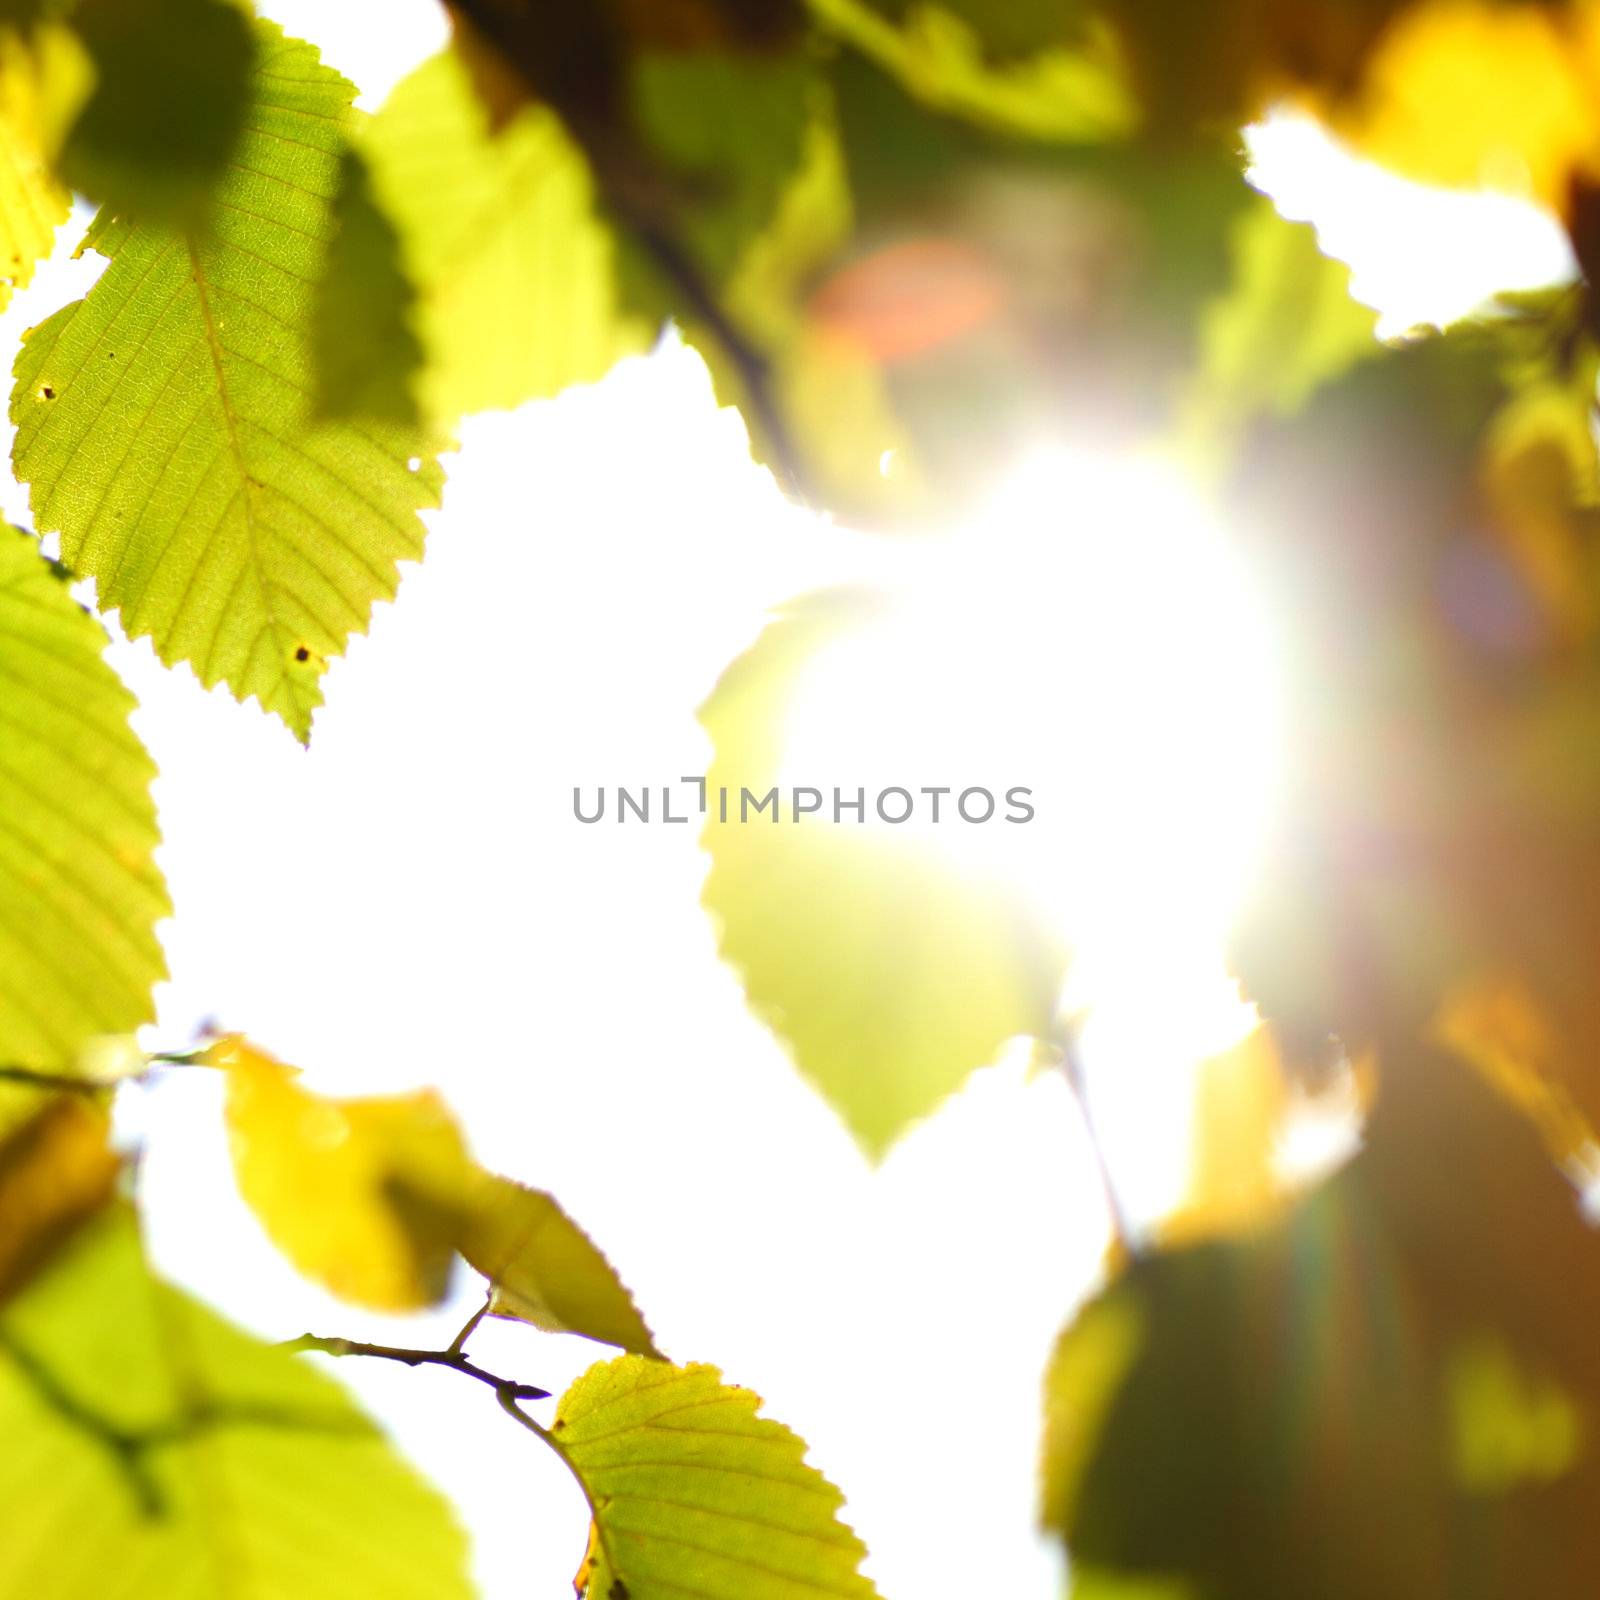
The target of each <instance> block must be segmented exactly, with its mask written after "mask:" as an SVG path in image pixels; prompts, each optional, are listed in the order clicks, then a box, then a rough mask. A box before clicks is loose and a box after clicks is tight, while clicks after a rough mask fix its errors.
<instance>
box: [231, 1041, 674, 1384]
mask: <svg viewBox="0 0 1600 1600" xmlns="http://www.w3.org/2000/svg"><path fill="white" fill-rule="evenodd" d="M205 1059H206V1062H207V1064H208V1065H211V1066H214V1067H218V1068H220V1069H221V1070H222V1071H224V1072H226V1073H227V1075H228V1091H227V1113H226V1114H227V1123H228V1136H229V1143H230V1145H231V1148H232V1152H233V1170H234V1176H235V1177H236V1178H237V1179H238V1183H239V1190H240V1193H241V1194H242V1195H243V1196H244V1198H245V1201H246V1203H247V1204H248V1205H249V1206H250V1207H251V1209H252V1210H253V1211H254V1212H255V1214H256V1216H257V1218H258V1219H259V1221H260V1222H261V1225H262V1226H263V1227H264V1228H265V1229H266V1231H267V1234H268V1236H269V1237H270V1238H271V1239H272V1241H273V1243H274V1244H276V1245H277V1246H278V1248H279V1249H280V1250H282V1251H283V1253H284V1255H286V1256H287V1257H288V1258H289V1260H290V1261H291V1262H293V1264H294V1265H295V1267H296V1268H297V1269H298V1270H299V1271H301V1272H303V1273H304V1274H305V1275H306V1276H307V1277H308V1278H311V1279H313V1280H314V1281H316V1282H317V1283H320V1284H322V1285H323V1286H324V1287H325V1288H327V1289H331V1290H332V1291H333V1293H334V1294H336V1295H338V1296H340V1297H341V1298H342V1299H345V1300H350V1301H353V1302H354V1303H356V1304H357V1305H363V1306H370V1307H372V1308H374V1309H376V1310H379V1311H411V1310H416V1309H418V1308H420V1307H423V1306H428V1305H433V1304H436V1303H437V1302H438V1301H439V1300H441V1299H442V1298H443V1297H444V1295H445V1292H446V1290H447V1289H448V1287H449V1282H450V1273H451V1268H452V1266H453V1264H454V1262H455V1258H456V1255H457V1253H458V1252H459V1253H460V1254H461V1255H462V1256H463V1257H465V1258H466V1260H467V1262H468V1263H469V1264H470V1265H471V1266H472V1267H473V1268H475V1269H476V1270H477V1271H479V1272H481V1273H482V1274H483V1275H484V1276H485V1277H486V1278H487V1279H488V1280H489V1283H490V1286H491V1288H492V1289H493V1291H494V1301H493V1306H492V1309H493V1311H494V1313H495V1314H496V1315H497V1316H505V1317H513V1318H517V1319H520V1320H521V1321H524V1322H531V1323H532V1324H533V1325H534V1326H535V1327H539V1328H543V1329H545V1330H546V1331H547V1332H551V1333H576V1334H581V1335H582V1336H583V1337H585V1338H588V1339H598V1340H599V1341H600V1342H601V1343H603V1344H615V1345H619V1346H621V1347H622V1348H623V1349H625V1350H632V1351H637V1352H638V1353H640V1354H641V1355H649V1356H653V1355H655V1354H656V1353H657V1352H656V1348H655V1344H654V1342H653V1341H652V1339H651V1336H650V1330H649V1328H648V1327H646V1326H645V1323H644V1319H643V1318H642V1317H641V1316H640V1315H639V1312H638V1309H637V1308H636V1307H635V1305H634V1303H633V1300H632V1298H631V1297H630V1296H629V1294H628V1291H627V1289H626V1288H625V1287H624V1286H623V1284H622V1281H621V1280H620V1279H619V1278H618V1277H617V1274H616V1272H615V1271H614V1270H613V1268H612V1266H611V1264H610V1262H608V1261H607V1260H606V1258H605V1257H604V1256H603V1255H602V1254H601V1253H600V1251H599V1250H598V1249H597V1248H596V1247H595V1245H594V1244H593V1243H592V1242H591V1241H590V1239H589V1237H588V1235H587V1234H585V1233H584V1232H583V1230H582V1229H581V1228H579V1227H578V1225H577V1224H576V1223H575V1222H573V1220H572V1219H571V1218H570V1217H569V1216H568V1215H567V1214H566V1212H565V1211H563V1210H562V1209H561V1207H560V1206H559V1205H558V1204H557V1203H556V1202H555V1200H554V1199H552V1198H551V1197H550V1196H549V1195H547V1194H544V1193H543V1192H541V1191H540V1190H538V1189H530V1188H527V1187H525V1186H524V1185H522V1184H519V1183H513V1182H512V1181H511V1180H510V1179H509V1178H501V1177H496V1176H495V1175H493V1174H492V1173H488V1172H485V1171H484V1170H483V1169H482V1168H481V1167H479V1166H478V1165H477V1164H476V1163H474V1162H473V1161H472V1160H471V1158H470V1156H469V1155H468V1153H467V1146H466V1141H465V1140H464V1139H463V1138H462V1135H461V1130H460V1129H459V1127H458V1126H457V1125H456V1122H455V1119H454V1117H453V1116H452V1115H451V1114H450V1111H449V1109H448V1108H447V1107H446V1106H445V1104H444V1103H443V1101H441V1100H440V1099H439V1097H438V1095H436V1094H434V1093H433V1092H432V1091H431V1090H424V1091H421V1092H419V1093H415V1094H402V1095H374V1096H364V1097H361V1098H357V1099H348V1100H338V1099H333V1098H330V1097H329V1096H326V1095H319V1094H316V1093H315V1092H313V1091H312V1090H309V1089H306V1088H303V1087H302V1086H301V1085H300V1083H299V1082H298V1081H297V1080H298V1078H299V1074H298V1073H297V1072H296V1070H295V1069H294V1068H293V1067H289V1066H285V1065H284V1064H283V1063H282V1062H281V1061H275V1060H273V1058H272V1057H271V1056H269V1055H267V1054H265V1053H264V1052H263V1051H261V1050H258V1049H257V1048H256V1047H255V1046H254V1045H252V1044H250V1043H249V1042H247V1041H246V1040H244V1039H241V1038H238V1037H229V1038H224V1039H221V1040H219V1041H218V1042H217V1043H216V1044H214V1045H212V1046H211V1048H210V1049H209V1050H208V1051H207V1052H206V1058H205Z"/></svg>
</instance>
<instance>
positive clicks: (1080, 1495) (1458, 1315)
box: [1044, 1047, 1600, 1600]
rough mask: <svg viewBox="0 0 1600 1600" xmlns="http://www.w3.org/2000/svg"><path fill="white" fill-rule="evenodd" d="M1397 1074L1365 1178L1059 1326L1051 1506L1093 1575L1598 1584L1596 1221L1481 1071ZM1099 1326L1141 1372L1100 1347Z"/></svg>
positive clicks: (1472, 1590)
mask: <svg viewBox="0 0 1600 1600" xmlns="http://www.w3.org/2000/svg"><path fill="white" fill-rule="evenodd" d="M1380 1066H1381V1069H1382V1074H1383V1075H1382V1084H1383V1088H1382V1093H1381V1096H1380V1099H1379V1101H1378V1105H1377V1109H1376V1111H1375V1113H1374V1117H1373V1121H1372V1124H1371V1127H1370V1128H1369V1132H1368V1139H1367V1148H1366V1150H1365V1151H1364V1152H1363V1153H1362V1154H1361V1155H1359V1156H1357V1157H1356V1158H1355V1160H1354V1161H1353V1162H1352V1163H1351V1164H1350V1166H1348V1167H1347V1168H1346V1169H1345V1170H1344V1171H1343V1172H1341V1173H1340V1174H1339V1175H1338V1176H1337V1177H1336V1178H1334V1179H1332V1180H1331V1181H1329V1182H1328V1183H1326V1184H1325V1185H1323V1187H1322V1188H1321V1189H1320V1190H1319V1191H1317V1192H1316V1193H1315V1194H1314V1195H1313V1196H1312V1197H1310V1198H1309V1199H1308V1200H1307V1201H1306V1202H1305V1203H1303V1204H1302V1205H1301V1206H1299V1207H1298V1208H1297V1209H1296V1210H1295V1211H1294V1212H1293V1213H1292V1214H1291V1215H1290V1216H1289V1217H1288V1218H1287V1219H1286V1220H1285V1221H1284V1222H1283V1223H1282V1224H1280V1225H1279V1226H1278V1227H1276V1228H1275V1229H1273V1230H1272V1231H1270V1232H1268V1233H1266V1234H1263V1235H1260V1236H1258V1237H1255V1238H1252V1239H1250V1240H1247V1241H1244V1242H1235V1243H1231V1244H1227V1245H1219V1244H1210V1245H1203V1246H1200V1247H1196V1248H1191V1249H1183V1250H1178V1251H1173V1252H1168V1253H1161V1254H1156V1255H1153V1256H1148V1257H1145V1258H1143V1259H1141V1260H1139V1261H1137V1262H1135V1263H1134V1265H1133V1266H1132V1267H1131V1268H1130V1269H1129V1271H1128V1272H1127V1273H1126V1274H1125V1275H1124V1277H1123V1278H1122V1279H1120V1280H1119V1281H1118V1282H1117V1283H1115V1284H1113V1285H1112V1286H1111V1288H1110V1289H1108V1290H1107V1291H1106V1292H1105V1294H1104V1295H1103V1296H1102V1297H1101V1298H1099V1299H1098V1300H1096V1301H1095V1302H1092V1303H1091V1306H1090V1307H1089V1308H1088V1309H1087V1310H1086V1311H1085V1313H1084V1314H1083V1315H1082V1316H1081V1317H1080V1319H1079V1322H1078V1324H1077V1325H1076V1327H1075V1328H1074V1329H1073V1330H1072V1331H1069V1333H1068V1334H1067V1335H1066V1336H1065V1338H1064V1340H1063V1342H1062V1345H1061V1347H1060V1350H1059V1351H1058V1355H1057V1360H1056V1364H1055V1366H1054V1368H1053V1373H1052V1378H1051V1382H1050V1385H1049V1387H1048V1390H1047V1393H1048V1396H1049V1399H1048V1404H1047V1441H1046V1455H1045V1461H1046V1475H1045V1499H1044V1518H1045V1522H1046V1525H1047V1526H1049V1527H1051V1528H1053V1529H1055V1530H1057V1531H1059V1532H1062V1533H1064V1534H1065V1535H1066V1537H1067V1538H1068V1540H1069V1542H1070V1544H1071V1547H1072V1551H1073V1554H1074V1557H1075V1559H1076V1560H1078V1561H1080V1562H1082V1563H1084V1564H1085V1565H1087V1566H1088V1567H1089V1568H1090V1569H1091V1570H1094V1571H1097V1572H1099V1571H1107V1572H1113V1573H1121V1574H1126V1575H1128V1576H1129V1577H1132V1578H1138V1577H1144V1576H1149V1577H1151V1578H1163V1579H1167V1580H1187V1581H1188V1582H1190V1583H1191V1584H1192V1585H1193V1587H1194V1589H1195V1590H1196V1591H1197V1592H1199V1593H1202V1594H1225V1595H1227V1596H1229V1597H1230V1600H1254V1597H1260V1600H1268V1597H1276V1596H1281V1595H1283V1594H1286V1593H1293V1594H1296V1595H1299V1596H1303V1597H1305V1600H1323V1597H1326V1600H1334V1597H1336V1596H1341V1597H1342V1596H1349V1595H1352V1594H1373V1595H1391V1594H1392V1595H1406V1596H1409V1597H1412V1600H1447V1597H1449V1600H1454V1597H1459V1596H1461V1595H1466V1594H1470V1595H1473V1596H1477V1597H1480V1600H1499V1597H1502V1596H1504V1597H1506V1600H1510V1597H1512V1596H1516V1595H1522V1594H1529V1593H1538V1594H1551V1595H1553V1594H1561V1595H1579V1594H1582V1593H1585V1592H1589V1591H1591V1590H1592V1589H1593V1586H1594V1584H1595V1582H1596V1579H1597V1577H1600V1540H1597V1539H1596V1538H1595V1535H1594V1531H1593V1517H1592V1515H1591V1512H1590V1507H1592V1504H1593V1496H1594V1493H1595V1491H1596V1487H1597V1486H1600V1459H1597V1458H1596V1457H1595V1455H1594V1453H1593V1451H1592V1448H1591V1447H1592V1442H1593V1440H1594V1438H1595V1434H1594V1431H1593V1429H1594V1421H1595V1419H1596V1417H1597V1416H1600V1355H1597V1353H1596V1351H1595V1347H1594V1343H1593V1340H1592V1337H1591V1334H1590V1330H1591V1328H1592V1325H1593V1322H1592V1319H1593V1317H1594V1316H1595V1315H1596V1314H1597V1311H1600V1273H1597V1271H1596V1268H1597V1267H1600V1234H1596V1233H1595V1232H1594V1230H1593V1229H1591V1228H1590V1227H1589V1226H1588V1225H1587V1223H1585V1222H1584V1220H1583V1219H1582V1218H1581V1216H1580V1215H1579V1213H1578V1210H1577V1207H1576V1204H1575V1196H1574V1195H1573V1193H1572V1191H1571V1190H1570V1189H1569V1188H1568V1187H1567V1185H1566V1184H1565V1183H1564V1181H1563V1180H1562V1179H1561V1178H1560V1176H1559V1175H1558V1174H1557V1173H1556V1172H1555V1170H1554V1169H1553V1168H1552V1166H1551V1165H1550V1163H1549V1161H1548V1159H1547V1157H1546V1155H1545V1154H1544V1152H1543V1150H1542V1149H1541V1148H1540V1146H1539V1143H1538V1141H1537V1139H1536V1138H1535V1136H1534V1135H1533V1133H1532V1132H1531V1130H1529V1129H1527V1128H1526V1126H1525V1125H1523V1124H1522V1123H1521V1122H1520V1121H1519V1120H1518V1118H1517V1116H1516V1114H1515V1113H1514V1112H1513V1111H1512V1110H1510V1109H1509V1108H1507V1107H1505V1106H1504V1105H1503V1104H1501V1103H1500V1102H1498V1101H1497V1100H1496V1099H1495V1097H1494V1096H1493V1095H1492V1094H1491V1093H1490V1092H1489V1091H1488V1089H1487V1088H1485V1087H1484V1086H1483V1085H1482V1084H1480V1083H1479V1082H1478V1080H1477V1079H1476V1077H1475V1075H1474V1074H1473V1073H1472V1072H1471V1071H1470V1070H1468V1069H1466V1068H1465V1067H1463V1066H1462V1065H1461V1064H1460V1063H1459V1062H1457V1061H1454V1060H1452V1059H1450V1058H1449V1057H1446V1056H1443V1055H1440V1054H1438V1053H1436V1052H1433V1051H1428V1050H1416V1049H1412V1050H1410V1051H1406V1050H1404V1049H1403V1048H1401V1047H1396V1048H1395V1049H1392V1050H1389V1051H1386V1052H1381V1053H1380ZM1108 1319H1109V1320H1110V1324H1111V1325H1112V1326H1113V1327H1115V1326H1117V1325H1120V1323H1121V1322H1127V1321H1131V1322H1132V1323H1133V1324H1134V1325H1136V1326H1137V1327H1138V1328H1139V1329H1140V1330H1141V1336H1140V1342H1139V1345H1138V1350H1137V1360H1136V1361H1135V1362H1134V1363H1133V1364H1132V1365H1131V1366H1130V1365H1127V1364H1126V1363H1121V1364H1118V1363H1111V1364H1108V1363H1106V1362H1105V1361H1099V1362H1096V1361H1095V1360H1093V1359H1091V1357H1092V1352H1093V1349H1094V1348H1096V1346H1097V1344H1103V1343H1104V1342H1105V1341H1104V1334H1103V1330H1104V1328H1105V1326H1106V1325H1107V1322H1108ZM1085 1419H1087V1421H1085Z"/></svg>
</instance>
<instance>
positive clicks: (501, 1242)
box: [461, 1173, 660, 1356]
mask: <svg viewBox="0 0 1600 1600" xmlns="http://www.w3.org/2000/svg"><path fill="white" fill-rule="evenodd" d="M461 1254H462V1255H463V1256H465V1257H466V1259H467V1262H468V1264H469V1265H470V1266H473V1267H475V1268H476V1269H477V1270H478V1271H479V1272H481V1273H482V1274H483V1275H484V1277H486V1278H487V1279H488V1280H489V1282H490V1283H491V1284H492V1285H493V1287H494V1300H493V1303H492V1305H491V1310H492V1311H493V1313H494V1315H495V1316H499V1317H511V1318H515V1319H517V1320H520V1321H522V1322H530V1323H532V1324H533V1326H534V1327H536V1328H543V1329H544V1330H545V1331H546V1332H547V1333H578V1334H582V1335H583V1336H584V1337H585V1338H587V1339H598V1340H599V1341H600V1342H601V1343H602V1344H614V1345H617V1346H618V1347H619V1348H621V1349H623V1350H628V1351H631V1352H632V1353H634V1354H635V1355H642V1356H659V1354H660V1352H659V1351H658V1350H657V1349H656V1346H655V1340H654V1339H653V1338H652V1336H651V1333H650V1329H649V1328H648V1327H647V1326H646V1325H645V1321H644V1318H643V1317H641V1316H640V1315H639V1310H638V1307H636V1306H635V1305H634V1303H633V1297H632V1296H631V1295H630V1294H629V1293H628V1291H627V1289H626V1288H625V1287H624V1285H623V1283H622V1280H621V1279H620V1278H619V1277H618V1276H617V1273H616V1269H615V1268H614V1267H613V1266H612V1265H611V1263H610V1262H609V1261H607V1260H606V1258H605V1256H604V1255H602V1254H601V1253H600V1251H599V1250H598V1249H597V1248H596V1246H595V1245H594V1244H593V1242H592V1241H591V1240H590V1238H589V1236H588V1235H587V1234H586V1233H585V1232H584V1231H583V1230H582V1229H581V1228H580V1227H579V1226H578V1225H577V1223H575V1222H574V1221H573V1220H572V1218H571V1217H569V1216H568V1215H567V1214H566V1212H565V1211H563V1210H562V1209H561V1207H560V1206H559V1205H558V1204H557V1203H556V1201H555V1199H554V1198H553V1197H552V1196H550V1195H548V1194H545V1193H543V1192H542V1191H540V1190H538V1189H529V1188H525V1187H524V1186H523V1185H522V1184H520V1183H513V1182H512V1181H511V1180H510V1179H509V1178H499V1177H494V1176H492V1175H490V1174H488V1173H484V1174H481V1175H480V1178H479V1181H478V1184H477V1186H476V1190H475V1192H473V1194H472V1196H471V1199H470V1201H469V1203H468V1206H467V1208H466V1222H465V1224H464V1226H463V1230H462V1234H461Z"/></svg>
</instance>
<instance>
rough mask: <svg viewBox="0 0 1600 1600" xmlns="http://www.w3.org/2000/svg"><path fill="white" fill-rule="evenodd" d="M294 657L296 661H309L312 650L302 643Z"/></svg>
mask: <svg viewBox="0 0 1600 1600" xmlns="http://www.w3.org/2000/svg"><path fill="white" fill-rule="evenodd" d="M294 658H295V660H296V661H309V660H310V659H311V652H310V651H309V650H308V649H306V647H305V646H304V645H301V646H300V647H299V648H298V649H297V650H296V651H295V653H294Z"/></svg>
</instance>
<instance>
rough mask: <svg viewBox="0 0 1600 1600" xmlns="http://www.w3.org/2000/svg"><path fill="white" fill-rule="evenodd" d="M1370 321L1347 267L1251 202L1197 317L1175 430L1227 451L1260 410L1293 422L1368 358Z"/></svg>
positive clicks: (1375, 348) (1304, 227)
mask: <svg viewBox="0 0 1600 1600" xmlns="http://www.w3.org/2000/svg"><path fill="white" fill-rule="evenodd" d="M1376 329H1377V317H1376V315H1375V314H1374V313H1373V312H1372V311H1371V310H1369V309H1368V308H1367V307H1366V306H1363V305H1360V304H1359V303H1357V302H1356V301H1354V300H1352V299H1351V298H1350V269H1349V268H1348V267H1347V266H1345V264H1344V263H1343V262H1342V261H1335V260H1333V259H1332V258H1331V257H1329V256H1325V255H1323V254H1322V252H1321V250H1320V249H1319V248H1318V245H1317V236H1316V233H1315V232H1314V231H1313V230H1312V228H1311V227H1310V226H1309V225H1308V224H1306V223H1301V222H1290V221H1287V220H1286V219H1285V218H1283V217H1282V216H1280V215H1279V214H1278V211H1277V209H1276V208H1275V207H1274V206H1273V204H1272V202H1271V201H1269V200H1266V199H1261V200H1258V201H1256V202H1255V203H1254V204H1253V205H1252V206H1251V207H1250V209H1249V210H1248V211H1246V212H1245V213H1244V214H1243V215H1242V216H1241V217H1240V218H1239V220H1238V222H1237V223H1236V224H1235V226H1234V230H1233V282H1232V284H1231V286H1230V287H1229V289H1228V290H1227V292H1226V293H1225V294H1224V295H1223V296H1222V297H1221V298H1220V299H1218V300H1216V301H1214V302H1213V303H1212V304H1211V305H1210V306H1209V307H1208V308H1207V309H1206V311H1205V313H1204V315H1203V317H1202V319H1201V324H1200V359H1199V363H1198V367H1197V370H1196V371H1195V373H1194V375H1193V377H1192V378H1191V379H1190V380H1189V383H1188V385H1187V387H1186V389H1185V393H1184V398H1183V405H1182V413H1181V417H1180V423H1179V425H1180V427H1181V428H1182V430H1183V432H1184V434H1185V436H1186V437H1187V439H1188V440H1189V441H1190V442H1191V444H1192V446H1193V447H1194V448H1196V449H1197V450H1199V451H1201V452H1203V453H1207V454H1211V455H1217V454H1219V453H1222V452H1226V451H1228V450H1231V449H1233V448H1234V447H1235V446H1236V445H1237V442H1238V439H1239V437H1240V435H1241V433H1242V431H1243V429H1244V428H1245V426H1246V425H1247V424H1248V423H1249V422H1250V420H1251V419H1252V418H1253V417H1255V416H1256V415H1257V414H1259V413H1260V412H1263V411H1266V412H1276V413H1279V414H1292V413H1293V412H1294V411H1296V410H1298V409H1299V408H1300V407H1301V406H1302V405H1304V404H1305V402H1306V401H1307V400H1308V399H1309V398H1310V396H1311V395H1312V394H1313V393H1314V392H1315V390H1316V389H1318V388H1319V387H1320V386H1321V385H1322V384H1324V383H1326V382H1328V381H1330V380H1331V379H1334V378H1337V377H1339V376H1340V375H1341V374H1342V373H1343V372H1344V371H1346V369H1348V368H1349V367H1351V366H1353V365H1354V364H1355V363H1356V362H1358V361H1362V360H1366V359H1368V358H1370V357H1373V356H1376V355H1377V354H1378V353H1379V352H1380V351H1381V349H1382V346H1381V345H1379V343H1378V341H1377V333H1376Z"/></svg>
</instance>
